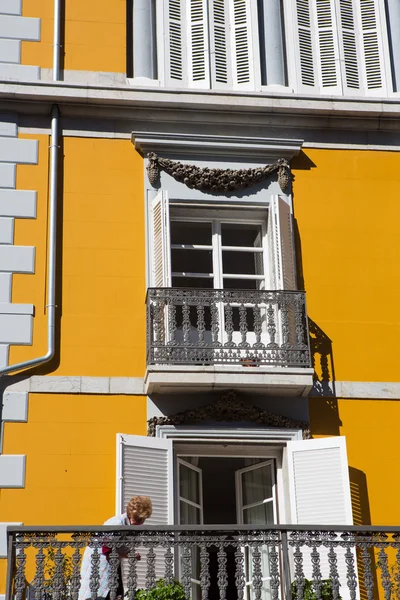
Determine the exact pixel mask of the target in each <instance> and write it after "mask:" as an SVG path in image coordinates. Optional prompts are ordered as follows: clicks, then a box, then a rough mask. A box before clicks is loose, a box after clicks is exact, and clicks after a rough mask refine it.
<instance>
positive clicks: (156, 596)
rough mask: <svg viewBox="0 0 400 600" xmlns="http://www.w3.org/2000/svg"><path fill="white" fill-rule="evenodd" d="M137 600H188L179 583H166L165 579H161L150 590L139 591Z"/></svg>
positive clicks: (136, 595) (174, 581)
mask: <svg viewBox="0 0 400 600" xmlns="http://www.w3.org/2000/svg"><path fill="white" fill-rule="evenodd" d="M135 600H186V596H185V590H184V589H183V586H182V584H181V583H179V581H176V580H173V581H172V582H171V583H166V582H165V580H164V579H159V580H158V581H157V583H156V585H155V586H154V587H153V588H151V589H150V590H137V592H136V594H135Z"/></svg>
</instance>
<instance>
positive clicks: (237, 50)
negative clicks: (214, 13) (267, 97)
mask: <svg viewBox="0 0 400 600" xmlns="http://www.w3.org/2000/svg"><path fill="white" fill-rule="evenodd" d="M255 4H256V3H255V2H253V6H251V2H250V0H230V21H231V22H230V32H231V49H232V50H231V52H232V73H233V88H234V89H246V90H254V89H255V87H256V77H255V60H254V59H255V56H254V54H255V53H254V48H258V30H257V28H256V27H253V26H252V25H253V21H252V19H255V21H254V22H255V23H257V20H256V17H257V15H256V14H255V11H256V8H257V7H256V5H255ZM252 8H253V14H252V10H251V9H252ZM259 72H260V69H258V73H259ZM257 83H258V84H259V82H257Z"/></svg>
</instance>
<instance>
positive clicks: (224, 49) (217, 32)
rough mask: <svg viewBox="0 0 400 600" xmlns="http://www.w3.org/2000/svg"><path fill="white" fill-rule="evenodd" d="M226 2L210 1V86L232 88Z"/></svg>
mask: <svg viewBox="0 0 400 600" xmlns="http://www.w3.org/2000/svg"><path fill="white" fill-rule="evenodd" d="M230 50H231V49H230V35H229V5H228V2H227V0H210V51H211V52H210V57H211V73H212V85H213V87H215V88H216V89H219V88H225V87H227V86H232V64H231V51H230Z"/></svg>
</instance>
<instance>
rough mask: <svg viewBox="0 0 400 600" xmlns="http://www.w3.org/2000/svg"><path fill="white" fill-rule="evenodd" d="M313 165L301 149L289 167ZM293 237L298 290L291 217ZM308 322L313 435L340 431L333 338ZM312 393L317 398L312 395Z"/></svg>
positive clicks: (299, 255)
mask: <svg viewBox="0 0 400 600" xmlns="http://www.w3.org/2000/svg"><path fill="white" fill-rule="evenodd" d="M316 166H317V165H316V164H315V163H314V162H313V161H312V160H311V159H310V158H309V157H308V156H307V154H305V152H303V151H302V152H300V154H299V156H297V157H296V158H295V159H294V160H293V161H292V162H291V168H292V169H301V170H310V169H313V168H316ZM293 181H294V176H293ZM294 200H295V189H293V202H294ZM294 241H295V248H296V259H297V262H296V271H297V282H298V287H299V289H300V290H305V289H306V286H305V281H304V271H303V258H302V247H301V237H300V231H299V226H298V223H297V221H296V219H294ZM308 326H309V332H310V349H311V358H312V366H313V368H314V383H313V389H312V392H311V398H310V399H309V411H310V421H311V430H312V433H313V434H314V435H340V430H339V427H340V426H341V424H342V423H341V420H340V418H339V410H338V403H337V400H336V390H335V367H334V360H333V348H332V340H331V339H330V338H329V336H328V335H327V334H326V333H325V332H324V331H323V330H322V329H321V328H320V327H319V325H318V324H317V323H315V321H313V320H312V319H311V318H310V317H308ZM313 396H314V397H318V399H317V398H315V399H314V398H313Z"/></svg>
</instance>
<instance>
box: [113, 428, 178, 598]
mask: <svg viewBox="0 0 400 600" xmlns="http://www.w3.org/2000/svg"><path fill="white" fill-rule="evenodd" d="M117 475H118V481H119V482H120V483H119V488H120V489H119V490H118V498H119V503H120V505H119V506H117V510H118V511H119V512H121V513H122V512H124V511H125V507H126V505H127V503H128V502H129V500H130V498H132V496H136V495H143V496H150V498H151V501H152V504H153V514H152V516H151V517H150V518H149V519H148V520H147V521H146V524H148V525H169V524H172V514H173V513H172V481H173V479H172V441H171V440H161V439H155V438H148V437H145V436H136V435H119V436H118V461H117ZM137 551H138V552H139V554H140V555H141V557H142V560H141V561H139V562H137V563H136V570H137V578H138V579H137V587H138V588H144V587H145V585H146V570H147V564H146V557H147V554H148V552H149V548H142V547H138V548H137ZM164 553H165V550H164V549H162V548H155V554H156V558H155V574H156V579H160V578H162V577H163V575H164V569H165V562H164ZM127 562H128V561H125V560H123V561H122V572H123V580H124V584H125V589H126V582H127V577H128V564H127Z"/></svg>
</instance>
